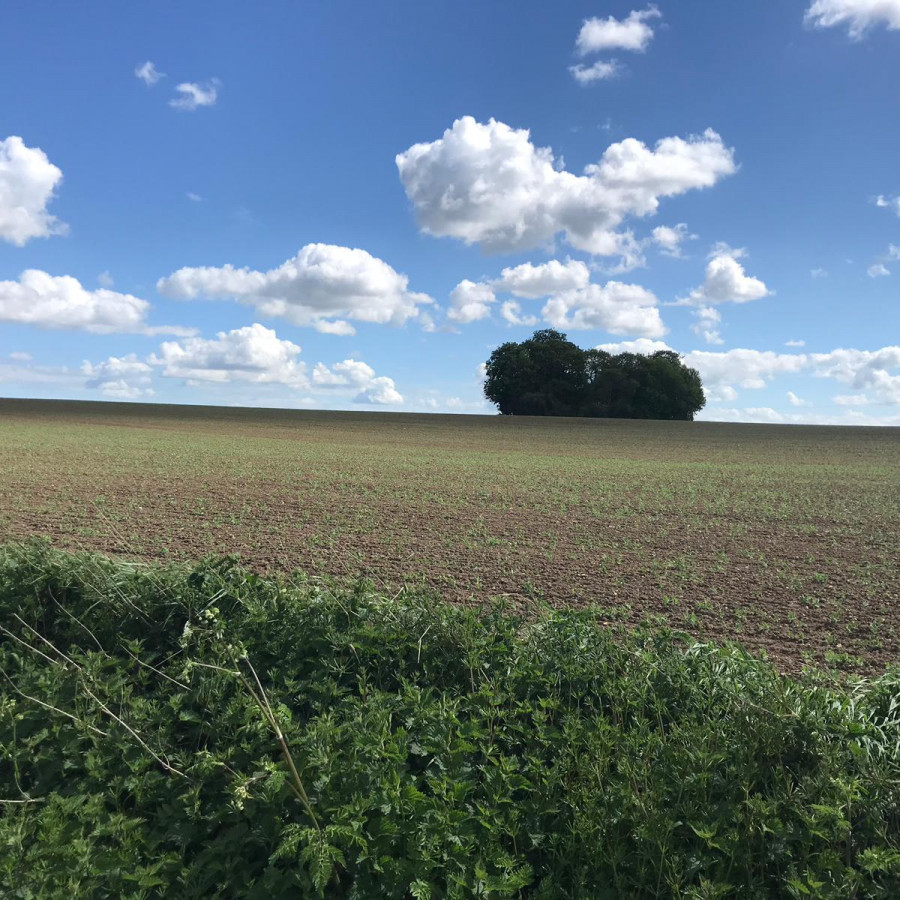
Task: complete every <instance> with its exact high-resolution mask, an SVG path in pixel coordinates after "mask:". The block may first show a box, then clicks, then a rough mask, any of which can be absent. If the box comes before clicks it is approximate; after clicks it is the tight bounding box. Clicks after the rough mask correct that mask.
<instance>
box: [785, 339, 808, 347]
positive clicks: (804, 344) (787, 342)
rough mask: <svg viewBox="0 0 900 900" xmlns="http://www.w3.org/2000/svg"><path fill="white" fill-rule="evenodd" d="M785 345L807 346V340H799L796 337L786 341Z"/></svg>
mask: <svg viewBox="0 0 900 900" xmlns="http://www.w3.org/2000/svg"><path fill="white" fill-rule="evenodd" d="M784 346H785V347H805V346H806V341H801V340H798V339H796V338H795V339H792V340H790V341H785V342H784Z"/></svg>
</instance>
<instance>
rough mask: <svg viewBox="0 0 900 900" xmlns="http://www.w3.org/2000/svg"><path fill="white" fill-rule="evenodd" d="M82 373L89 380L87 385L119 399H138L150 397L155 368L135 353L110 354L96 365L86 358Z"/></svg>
mask: <svg viewBox="0 0 900 900" xmlns="http://www.w3.org/2000/svg"><path fill="white" fill-rule="evenodd" d="M81 373H82V375H84V376H85V378H86V379H87V381H86V382H85V386H86V387H89V388H97V389H98V390H99V391H100V392H101V393H102V394H104V395H105V396H107V397H111V398H113V399H117V400H137V399H138V398H139V397H150V396H152V395H153V389H152V388H151V387H150V385H151V383H152V381H153V368H152V367H151V366H150V365H148V364H147V363H146V362H143V361H141V360H140V359H138V358H137V356H136V355H135V354H134V353H129V354H128V355H127V356H122V357H116V356H110V357H109V359H107V360H105V361H104V362H102V363H97V364H96V365H94V364H92V363H90V362H88V361H87V360H85V361H84V362H83V363H82V365H81Z"/></svg>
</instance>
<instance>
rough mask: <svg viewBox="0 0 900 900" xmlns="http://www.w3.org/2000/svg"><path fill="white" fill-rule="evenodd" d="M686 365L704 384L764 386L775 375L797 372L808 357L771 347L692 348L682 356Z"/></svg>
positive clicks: (805, 364)
mask: <svg viewBox="0 0 900 900" xmlns="http://www.w3.org/2000/svg"><path fill="white" fill-rule="evenodd" d="M685 362H686V363H687V365H689V366H691V367H692V368H694V369H696V370H697V371H698V372H699V373H700V377H701V378H702V379H703V383H704V385H707V384H708V385H709V386H711V387H714V388H715V387H721V386H723V385H729V386H733V385H735V384H736V385H738V386H739V387H742V388H751V389H752V388H764V387H765V386H766V385H767V384H768V383H769V382H770V381H771V380H772V379H773V378H775V377H776V376H778V375H786V374H790V373H796V372H801V371H803V369H805V368H806V366H807V364H808V362H809V360H808V358H807V356H806V355H804V354H802V353H799V354H795V353H774V352H773V351H771V350H746V349H737V350H727V351H724V352H714V351H711V350H693V351H692V352H690V353H688V354H687V355H686V356H685Z"/></svg>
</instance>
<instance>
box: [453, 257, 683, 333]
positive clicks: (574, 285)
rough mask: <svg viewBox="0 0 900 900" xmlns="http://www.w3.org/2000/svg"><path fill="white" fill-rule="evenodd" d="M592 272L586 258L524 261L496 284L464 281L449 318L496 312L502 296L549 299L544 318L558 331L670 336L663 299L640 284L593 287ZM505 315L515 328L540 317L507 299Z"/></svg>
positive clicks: (461, 319)
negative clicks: (661, 309) (661, 306)
mask: <svg viewBox="0 0 900 900" xmlns="http://www.w3.org/2000/svg"><path fill="white" fill-rule="evenodd" d="M590 277H591V276H590V269H588V267H587V265H585V263H583V262H581V261H580V260H573V259H567V260H566V261H565V262H561V261H560V260H551V261H550V262H546V263H542V264H540V265H533V264H532V263H523V264H522V265H520V266H514V267H511V268H506V269H504V270H503V271H502V272H501V274H500V277H499V278H495V279H493V280H491V281H481V282H473V281H469V280H465V281H462V282H460V283H459V284H458V285H457V286H456V288H455V289H454V290H453V292H452V294H451V295H450V300H451V306H450V309H449V311H448V313H447V315H448V318H450V319H452V320H453V321H455V322H460V323H465V322H474V321H477V320H479V319H485V318H487V317H488V316H490V314H491V310H492V308H493V305H494V303H495V302H496V299H497V294H503V293H506V294H512V295H513V296H514V297H520V298H522V299H526V300H538V299H541V298H544V297H546V298H547V301H546V303H545V304H544V306H543V308H542V309H541V315H542V317H543V319H544V321H545V322H547V324H549V325H552V326H553V327H555V328H572V329H591V328H595V329H602V330H605V331H609V332H610V333H611V334H634V335H637V336H639V337H647V338H657V337H661V336H662V335H663V334H665V333H666V329H665V327H664V325H663V323H662V319H661V318H660V315H659V310H658V309H657V308H656V307H657V303H658V301H657V298H656V296H655V295H654V294H653V293H652V292H651V291H648V290H647V289H646V288H643V287H640V286H639V285H636V284H623V283H622V282H618V281H609V282H607V283H606V284H605V285H600V284H592V283H591V281H590ZM500 315H501V316H502V318H503V319H504V320H505V321H506V322H507V323H508V324H509V325H534V324H537V321H538V319H537V317H536V316H534V315H531V314H525V313H523V311H522V305H521V304H520V303H518V302H517V301H515V300H507V301H506V302H504V303H503V304H502V305H501V307H500Z"/></svg>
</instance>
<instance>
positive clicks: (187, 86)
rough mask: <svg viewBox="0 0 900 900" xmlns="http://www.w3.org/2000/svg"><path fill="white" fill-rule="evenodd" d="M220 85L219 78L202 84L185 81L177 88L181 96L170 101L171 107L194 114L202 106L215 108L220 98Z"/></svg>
mask: <svg viewBox="0 0 900 900" xmlns="http://www.w3.org/2000/svg"><path fill="white" fill-rule="evenodd" d="M219 85H220V82H219V79H218V78H212V79H210V80H209V81H204V82H202V83H198V82H196V81H185V82H184V83H183V84H178V85H176V86H175V90H176V91H177V92H178V93H179V95H180V96H178V97H174V98H173V99H172V100H170V101H169V106H171V107H173V108H174V109H180V110H182V111H184V112H193V111H194V110H195V109H199V108H200V107H201V106H213V105H214V104H215V102H216V100H217V99H218V97H219Z"/></svg>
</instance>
